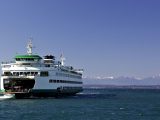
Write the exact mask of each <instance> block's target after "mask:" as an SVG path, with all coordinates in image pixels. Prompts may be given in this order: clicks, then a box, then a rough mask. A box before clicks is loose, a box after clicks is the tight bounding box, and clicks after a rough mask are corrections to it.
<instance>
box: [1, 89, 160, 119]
mask: <svg viewBox="0 0 160 120" xmlns="http://www.w3.org/2000/svg"><path fill="white" fill-rule="evenodd" d="M0 120H160V90H158V89H152V90H151V89H105V88H103V89H100V88H99V89H85V90H84V91H83V92H82V93H80V94H78V95H77V96H73V97H67V98H58V99H55V98H43V99H42V98H40V99H9V100H0Z"/></svg>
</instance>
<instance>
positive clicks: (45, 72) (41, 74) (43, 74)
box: [40, 71, 49, 77]
mask: <svg viewBox="0 0 160 120" xmlns="http://www.w3.org/2000/svg"><path fill="white" fill-rule="evenodd" d="M40 76H43V77H45V76H49V74H48V71H42V72H41V73H40Z"/></svg>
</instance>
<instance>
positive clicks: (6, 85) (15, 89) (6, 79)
mask: <svg viewBox="0 0 160 120" xmlns="http://www.w3.org/2000/svg"><path fill="white" fill-rule="evenodd" d="M32 49H33V45H32V41H29V43H28V44H27V54H22V55H19V54H17V55H15V57H14V61H12V62H2V63H1V68H2V74H1V82H0V83H1V84H0V87H1V91H3V93H4V94H14V96H15V98H30V97H59V96H68V95H75V94H76V93H79V92H81V91H83V87H82V85H83V82H82V73H83V69H74V68H73V67H72V66H66V65H65V64H64V60H65V58H64V57H63V55H61V57H60V60H56V59H55V56H54V55H45V56H44V57H41V56H39V55H37V54H33V53H32Z"/></svg>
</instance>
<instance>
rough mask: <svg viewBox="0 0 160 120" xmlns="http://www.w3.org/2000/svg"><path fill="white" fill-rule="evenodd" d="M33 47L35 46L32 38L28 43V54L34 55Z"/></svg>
mask: <svg viewBox="0 0 160 120" xmlns="http://www.w3.org/2000/svg"><path fill="white" fill-rule="evenodd" d="M32 48H33V45H32V40H31V39H30V41H29V43H28V44H27V53H28V55H32Z"/></svg>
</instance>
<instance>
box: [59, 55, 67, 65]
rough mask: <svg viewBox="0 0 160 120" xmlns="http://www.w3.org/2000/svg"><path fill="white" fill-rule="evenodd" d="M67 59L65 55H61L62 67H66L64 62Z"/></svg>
mask: <svg viewBox="0 0 160 120" xmlns="http://www.w3.org/2000/svg"><path fill="white" fill-rule="evenodd" d="M65 60H66V59H65V58H64V57H63V54H61V56H60V61H61V65H62V66H64V61H65Z"/></svg>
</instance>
